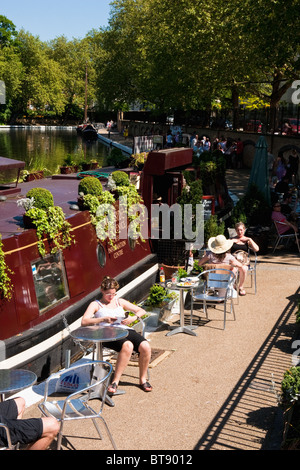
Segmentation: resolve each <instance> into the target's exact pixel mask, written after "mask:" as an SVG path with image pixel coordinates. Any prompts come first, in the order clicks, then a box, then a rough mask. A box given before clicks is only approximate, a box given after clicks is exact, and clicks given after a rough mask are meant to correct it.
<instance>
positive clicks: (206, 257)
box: [198, 255, 209, 266]
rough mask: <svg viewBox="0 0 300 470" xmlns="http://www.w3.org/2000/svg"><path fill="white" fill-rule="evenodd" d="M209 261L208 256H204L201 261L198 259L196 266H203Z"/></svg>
mask: <svg viewBox="0 0 300 470" xmlns="http://www.w3.org/2000/svg"><path fill="white" fill-rule="evenodd" d="M208 261H209V256H208V255H204V256H203V257H202V258H201V259H199V261H198V264H199V266H203V264H206V263H207V262H208Z"/></svg>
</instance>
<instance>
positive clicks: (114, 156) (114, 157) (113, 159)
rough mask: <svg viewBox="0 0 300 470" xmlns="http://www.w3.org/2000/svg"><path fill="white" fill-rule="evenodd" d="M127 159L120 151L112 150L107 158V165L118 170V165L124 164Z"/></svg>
mask: <svg viewBox="0 0 300 470" xmlns="http://www.w3.org/2000/svg"><path fill="white" fill-rule="evenodd" d="M126 159H127V158H126V157H125V156H124V155H123V153H122V150H120V149H117V148H115V147H114V148H113V149H112V150H111V152H110V154H109V156H108V157H107V164H108V165H112V166H115V167H117V168H118V165H119V164H120V163H122V162H124V161H125V160H126Z"/></svg>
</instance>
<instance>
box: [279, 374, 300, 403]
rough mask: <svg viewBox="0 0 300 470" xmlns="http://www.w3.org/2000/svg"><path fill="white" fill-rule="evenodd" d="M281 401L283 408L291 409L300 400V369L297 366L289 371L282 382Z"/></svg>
mask: <svg viewBox="0 0 300 470" xmlns="http://www.w3.org/2000/svg"><path fill="white" fill-rule="evenodd" d="M281 392H282V395H281V399H282V404H283V406H286V407H289V406H290V405H291V404H294V403H295V402H299V398H300V367H299V366H295V367H291V368H290V369H289V370H287V371H286V372H285V374H284V376H283V380H282V382H281Z"/></svg>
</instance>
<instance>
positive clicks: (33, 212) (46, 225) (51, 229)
mask: <svg viewBox="0 0 300 470" xmlns="http://www.w3.org/2000/svg"><path fill="white" fill-rule="evenodd" d="M26 215H27V216H28V217H30V219H31V220H32V222H33V223H34V225H35V226H36V235H37V238H38V250H39V253H40V255H41V256H42V257H44V256H45V255H46V247H45V242H44V237H45V236H46V237H47V238H48V239H49V242H50V244H52V247H51V253H56V252H57V251H59V250H63V249H65V248H67V247H68V246H70V245H71V243H72V242H73V235H72V234H71V225H70V224H69V222H67V221H66V220H65V216H64V213H63V210H62V208H61V207H58V206H53V207H48V209H47V210H44V209H40V208H38V207H33V208H32V209H29V211H27V212H26Z"/></svg>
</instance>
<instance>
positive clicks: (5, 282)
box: [0, 234, 13, 300]
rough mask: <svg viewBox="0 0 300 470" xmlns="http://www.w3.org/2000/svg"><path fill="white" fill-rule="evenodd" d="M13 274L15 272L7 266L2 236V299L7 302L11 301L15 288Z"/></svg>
mask: <svg viewBox="0 0 300 470" xmlns="http://www.w3.org/2000/svg"><path fill="white" fill-rule="evenodd" d="M11 274H13V271H12V270H11V269H10V268H9V267H8V266H7V264H6V262H5V255H4V252H3V243H2V236H1V234H0V294H1V296H0V297H2V298H3V299H6V300H11V298H12V292H13V286H12V283H11V280H10V275H11Z"/></svg>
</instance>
